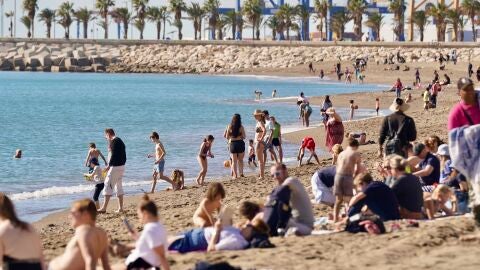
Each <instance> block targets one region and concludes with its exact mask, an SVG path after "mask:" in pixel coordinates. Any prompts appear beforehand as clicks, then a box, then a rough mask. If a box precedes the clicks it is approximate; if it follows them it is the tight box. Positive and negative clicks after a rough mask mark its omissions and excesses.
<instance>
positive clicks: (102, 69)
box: [92, 64, 106, 72]
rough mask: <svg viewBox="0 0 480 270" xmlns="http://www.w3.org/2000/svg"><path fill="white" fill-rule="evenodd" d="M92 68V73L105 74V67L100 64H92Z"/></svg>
mask: <svg viewBox="0 0 480 270" xmlns="http://www.w3.org/2000/svg"><path fill="white" fill-rule="evenodd" d="M92 68H93V71H94V72H105V71H106V69H105V66H104V65H102V64H92Z"/></svg>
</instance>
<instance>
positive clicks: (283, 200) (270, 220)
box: [263, 186, 292, 236]
mask: <svg viewBox="0 0 480 270" xmlns="http://www.w3.org/2000/svg"><path fill="white" fill-rule="evenodd" d="M289 202H290V188H289V187H288V186H279V187H277V188H276V189H274V190H273V191H272V193H271V194H270V197H269V201H268V203H267V204H266V205H265V209H264V211H263V213H264V215H263V220H264V221H265V223H267V225H268V227H269V228H270V235H271V236H278V229H285V228H286V227H287V223H288V220H289V219H290V217H291V216H292V209H291V208H290V205H289Z"/></svg>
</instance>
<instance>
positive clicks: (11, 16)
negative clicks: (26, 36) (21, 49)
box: [5, 11, 15, 37]
mask: <svg viewBox="0 0 480 270" xmlns="http://www.w3.org/2000/svg"><path fill="white" fill-rule="evenodd" d="M13 16H15V13H14V12H13V11H9V12H6V13H5V17H7V19H8V18H10V26H9V27H8V31H10V37H13Z"/></svg>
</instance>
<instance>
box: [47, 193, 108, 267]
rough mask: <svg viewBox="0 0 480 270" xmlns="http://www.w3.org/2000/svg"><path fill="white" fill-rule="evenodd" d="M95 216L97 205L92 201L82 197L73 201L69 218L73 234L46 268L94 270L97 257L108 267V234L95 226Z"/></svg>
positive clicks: (103, 265)
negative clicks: (73, 230)
mask: <svg viewBox="0 0 480 270" xmlns="http://www.w3.org/2000/svg"><path fill="white" fill-rule="evenodd" d="M96 217H97V207H96V206H95V203H94V202H93V201H91V200H89V199H83V200H79V201H76V202H74V203H73V205H72V208H71V211H70V218H71V220H72V226H73V227H74V228H75V235H74V236H73V238H72V239H71V240H70V242H68V245H67V247H66V248H65V252H64V253H63V254H62V255H60V256H59V257H57V258H55V259H53V260H52V261H51V262H50V265H49V266H48V269H51V270H64V269H65V270H76V269H78V270H83V269H85V270H94V269H96V267H97V262H98V260H99V259H100V260H101V261H102V267H103V269H105V270H109V269H110V263H109V262H108V236H107V233H106V232H105V231H104V230H102V229H100V228H98V227H95V219H96Z"/></svg>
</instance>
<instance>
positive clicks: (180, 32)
mask: <svg viewBox="0 0 480 270" xmlns="http://www.w3.org/2000/svg"><path fill="white" fill-rule="evenodd" d="M178 40H182V27H181V26H178Z"/></svg>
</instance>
